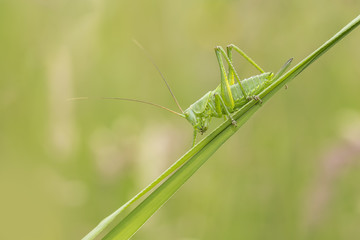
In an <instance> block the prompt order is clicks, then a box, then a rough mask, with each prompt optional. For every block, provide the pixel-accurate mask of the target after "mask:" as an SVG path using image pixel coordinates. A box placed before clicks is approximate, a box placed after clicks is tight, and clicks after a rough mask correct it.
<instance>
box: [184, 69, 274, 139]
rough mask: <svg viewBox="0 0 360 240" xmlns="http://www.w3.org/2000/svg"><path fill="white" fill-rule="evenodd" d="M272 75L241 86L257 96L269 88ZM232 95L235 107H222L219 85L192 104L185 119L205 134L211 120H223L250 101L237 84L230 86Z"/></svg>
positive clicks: (249, 81)
mask: <svg viewBox="0 0 360 240" xmlns="http://www.w3.org/2000/svg"><path fill="white" fill-rule="evenodd" d="M272 75H273V74H272V73H270V72H269V73H263V74H260V75H256V76H253V77H250V78H248V79H245V80H242V81H241V84H242V86H243V88H244V90H245V92H246V94H247V96H255V95H256V94H259V93H260V92H261V91H262V90H264V89H265V88H266V87H267V86H269V85H270V84H271V83H272V81H271V76H272ZM230 91H231V95H232V97H233V101H234V105H233V107H232V106H231V105H230V106H228V105H226V102H225V101H224V103H225V104H224V105H225V106H224V105H222V101H221V99H220V98H221V97H220V96H221V86H220V85H219V86H218V87H217V88H216V89H215V90H214V91H209V92H207V93H206V94H205V95H204V96H203V97H202V98H200V99H199V100H198V101H196V102H195V103H193V104H191V105H190V107H189V108H188V109H186V110H185V111H184V116H185V118H186V119H187V120H188V121H189V122H190V123H191V124H192V125H193V127H194V128H195V130H197V131H199V132H200V133H204V132H205V131H206V130H207V128H208V126H209V123H210V120H211V118H213V117H215V118H221V117H223V116H227V114H228V113H233V112H235V111H236V110H238V109H239V108H240V107H242V106H243V105H244V104H246V103H247V102H248V101H249V100H248V99H247V98H246V97H245V95H244V94H243V93H242V91H241V88H240V85H239V84H238V83H235V84H233V85H231V86H230Z"/></svg>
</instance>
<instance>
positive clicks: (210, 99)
mask: <svg viewBox="0 0 360 240" xmlns="http://www.w3.org/2000/svg"><path fill="white" fill-rule="evenodd" d="M232 49H235V50H236V51H237V52H239V53H240V54H241V55H242V56H243V57H244V58H245V59H246V60H248V61H249V62H250V63H251V64H252V65H254V66H255V67H256V68H257V69H258V70H259V71H260V72H261V74H259V75H256V76H252V77H250V78H247V79H244V80H240V79H239V76H238V74H237V73H236V70H235V69H234V67H233V65H232V60H231V58H232V55H231V50H232ZM215 53H216V55H217V58H218V62H219V65H220V71H221V84H220V85H219V86H218V87H217V88H216V89H215V90H213V91H209V92H207V93H206V94H205V95H204V96H203V97H202V98H200V99H199V100H197V101H196V102H195V103H193V104H192V105H190V107H189V108H187V109H186V110H185V111H183V117H185V118H186V119H187V120H188V121H189V122H190V123H191V125H192V126H193V128H194V139H193V145H194V144H195V140H196V136H197V133H198V132H200V133H201V134H203V133H204V132H206V130H207V129H208V127H209V123H210V120H211V118H213V117H215V118H221V117H224V116H225V118H227V119H230V120H231V122H232V124H233V125H236V121H235V120H234V119H233V118H232V116H231V113H233V112H235V111H236V110H238V109H240V108H241V107H242V106H244V105H245V104H246V103H247V102H248V101H250V100H251V99H255V100H258V101H259V102H260V103H261V102H262V101H261V99H260V98H259V97H258V96H257V94H259V93H260V92H261V91H262V90H264V89H265V88H266V87H268V86H269V85H270V84H271V83H273V82H274V81H275V80H276V79H278V78H279V77H281V75H282V74H283V73H284V72H285V70H286V69H287V68H288V66H289V65H290V63H291V61H292V59H290V60H288V61H287V62H286V63H285V65H284V66H283V67H282V68H281V69H280V70H279V72H278V73H277V74H275V75H274V74H273V73H272V72H264V71H263V70H262V69H261V68H260V67H259V66H258V65H257V64H256V63H255V62H254V61H253V60H252V59H251V58H250V57H248V56H247V55H246V54H245V53H244V52H243V51H242V50H240V49H239V48H238V47H236V46H234V45H230V46H228V47H227V54H226V53H225V51H224V50H223V49H222V48H221V47H216V48H215ZM221 55H222V56H223V57H224V58H225V60H226V61H227V64H228V66H229V70H228V72H227V73H226V71H225V67H224V64H223V61H222V58H221ZM235 80H236V82H235Z"/></svg>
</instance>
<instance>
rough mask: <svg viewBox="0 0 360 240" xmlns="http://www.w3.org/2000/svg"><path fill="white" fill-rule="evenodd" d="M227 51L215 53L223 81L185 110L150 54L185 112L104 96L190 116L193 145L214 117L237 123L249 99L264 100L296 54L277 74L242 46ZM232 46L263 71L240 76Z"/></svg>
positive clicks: (217, 48) (220, 48)
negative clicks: (236, 115) (261, 95)
mask: <svg viewBox="0 0 360 240" xmlns="http://www.w3.org/2000/svg"><path fill="white" fill-rule="evenodd" d="M135 44H137V45H138V46H139V47H140V48H141V49H143V50H145V49H144V48H143V47H142V46H141V45H140V43H138V42H136V41H135ZM226 50H227V52H225V50H224V49H223V48H222V47H216V48H215V53H216V57H217V60H218V63H219V66H220V75H221V82H220V85H219V86H218V87H217V88H216V89H215V90H213V91H209V92H207V93H206V94H205V95H204V96H203V97H202V98H200V99H199V100H197V101H196V102H195V103H193V104H191V105H190V107H189V108H187V109H186V110H185V111H183V110H182V108H181V107H180V104H179V103H178V101H177V99H176V97H175V95H174V94H173V92H172V91H171V89H170V86H169V84H168V83H167V81H166V79H165V77H164V76H163V74H162V73H161V71H160V70H159V68H158V66H157V65H156V64H155V61H154V60H153V59H152V58H151V55H150V54H148V53H147V52H146V51H145V52H146V53H147V54H148V57H149V59H150V61H151V62H152V64H153V65H154V66H155V68H156V69H157V70H158V72H159V73H160V76H161V77H162V79H163V80H164V82H165V84H166V86H167V88H168V90H169V91H170V93H171V95H172V97H173V99H174V101H175V103H176V105H177V106H178V107H179V109H180V111H181V113H178V112H176V111H174V110H171V109H169V108H166V107H164V106H161V105H159V104H155V103H151V102H148V101H143V100H138V99H132V98H119V97H110V98H103V99H116V100H122V101H132V102H138V103H144V104H149V105H152V106H155V107H159V108H162V109H164V110H167V111H169V112H171V113H174V114H176V115H178V116H181V117H183V118H185V119H187V120H188V121H189V122H190V124H191V125H192V126H193V128H194V138H193V146H194V145H195V141H196V136H197V133H198V132H200V133H201V134H203V133H204V132H206V130H207V129H208V127H209V124H210V120H211V118H213V117H215V118H221V117H225V118H226V119H229V120H231V123H232V124H233V125H236V121H235V120H234V119H233V118H232V116H231V113H233V112H235V111H236V110H238V109H240V108H241V107H242V106H244V105H245V104H246V103H247V102H249V101H250V100H252V99H255V100H257V101H259V102H260V103H262V101H261V99H260V98H259V97H258V96H257V94H259V93H260V92H261V91H262V90H264V89H265V88H266V87H267V86H269V85H270V84H272V83H273V82H274V81H275V80H276V79H278V78H279V77H281V76H282V74H283V73H284V72H285V70H286V69H287V68H288V67H289V65H290V63H291V61H292V58H291V59H289V60H288V61H287V62H286V63H285V64H284V66H283V67H282V68H281V69H280V70H279V71H278V73H276V74H275V75H274V74H273V73H272V72H265V71H264V70H263V69H262V68H261V67H259V66H258V65H257V64H256V63H255V62H254V61H253V60H252V59H251V58H250V57H249V56H247V55H246V54H245V53H244V52H243V51H242V50H241V49H240V48H238V47H236V46H235V45H233V44H231V45H229V46H227V48H226ZM232 50H235V51H237V52H238V53H239V54H240V55H241V56H243V57H244V58H245V59H246V60H247V61H248V62H249V63H250V64H252V65H253V66H254V67H255V68H256V69H258V70H259V71H260V74H259V75H255V76H252V77H250V78H247V79H244V80H240V78H239V76H238V74H237V72H236V70H235V68H234V66H233V64H232ZM223 58H224V59H225V60H226V63H227V65H228V71H226V70H225V66H224V63H223ZM79 99H87V98H86V97H85V98H84V97H81V98H73V99H72V100H79Z"/></svg>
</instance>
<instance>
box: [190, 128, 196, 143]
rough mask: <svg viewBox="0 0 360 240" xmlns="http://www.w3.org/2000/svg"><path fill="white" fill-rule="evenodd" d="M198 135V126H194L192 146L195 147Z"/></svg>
mask: <svg viewBox="0 0 360 240" xmlns="http://www.w3.org/2000/svg"><path fill="white" fill-rule="evenodd" d="M196 136H197V130H196V128H194V137H193V143H192V146H191V147H194V146H195V143H196Z"/></svg>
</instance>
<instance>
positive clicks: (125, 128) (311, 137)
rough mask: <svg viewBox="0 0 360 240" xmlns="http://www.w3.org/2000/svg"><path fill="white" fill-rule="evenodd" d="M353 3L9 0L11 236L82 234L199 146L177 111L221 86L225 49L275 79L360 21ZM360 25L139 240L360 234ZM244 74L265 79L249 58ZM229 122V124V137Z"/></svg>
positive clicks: (2, 123)
mask: <svg viewBox="0 0 360 240" xmlns="http://www.w3.org/2000/svg"><path fill="white" fill-rule="evenodd" d="M359 9H360V2H359V1H356V0H345V1H344V0H343V1H330V2H329V1H324V0H321V1H310V0H304V1H284V0H283V1H281V0H274V1H250V0H246V1H245V0H244V1H236V0H228V1H224V0H222V1H220V0H214V1H204V0H202V1H201V0H199V1H198V0H186V1H165V0H156V1H145V0H133V1H129V0H127V1H115V0H103V1H100V0H92V1H90V0H88V1H85V0H81V1H69V0H62V1H60V0H53V1H45V0H27V1H21V0H19V1H10V0H8V1H6V0H3V1H0V43H1V44H0V74H1V76H0V79H1V80H0V116H1V117H0V158H1V159H0V161H1V162H0V163H1V166H0V189H1V198H0V199H1V204H0V220H1V221H0V224H1V230H0V239H79V238H81V237H83V236H84V235H85V234H86V233H88V232H89V231H90V230H91V229H92V228H93V227H95V226H96V224H97V223H98V222H99V221H100V220H101V219H103V218H104V217H105V216H107V215H109V214H110V213H111V212H113V211H114V210H115V209H117V208H118V207H119V206H120V205H121V204H123V203H124V202H125V201H127V200H128V199H130V198H131V197H132V196H133V195H135V194H136V193H137V192H138V191H140V190H141V189H142V188H143V187H145V186H146V185H147V184H148V183H150V182H151V181H152V180H153V179H154V178H156V177H157V176H158V175H159V174H160V173H161V172H162V171H163V170H165V169H166V168H167V167H168V166H170V165H171V164H172V163H173V162H174V161H175V160H176V159H178V158H179V157H180V156H181V155H182V154H183V153H184V152H185V151H187V150H188V149H189V148H190V145H191V141H192V127H191V126H190V125H189V124H188V123H187V122H186V121H185V120H184V119H181V118H178V117H176V116H175V115H172V114H170V113H167V112H165V111H162V110H159V109H156V108H153V107H150V106H146V105H140V104H135V103H129V102H120V101H110V100H109V101H102V100H88V101H66V99H68V98H71V97H78V96H93V97H101V96H106V97H115V96H117V97H131V98H138V99H144V100H148V101H152V102H155V103H159V104H163V105H165V106H167V107H170V108H173V109H176V105H175V104H174V103H173V101H172V99H171V97H170V94H169V93H168V91H167V89H166V87H165V85H164V83H163V82H162V80H161V78H160V76H159V74H158V73H157V72H156V70H155V69H154V67H153V66H152V64H151V63H150V62H149V61H148V60H147V59H146V57H145V54H144V52H142V51H141V50H140V49H139V48H138V47H137V46H136V45H135V44H134V43H133V42H132V39H136V40H138V41H139V42H140V43H142V44H143V45H144V47H145V48H146V49H147V50H148V51H149V52H150V53H151V55H152V56H153V58H154V59H155V61H156V63H157V64H158V65H159V67H160V69H161V70H162V72H163V73H164V75H165V76H166V78H167V79H168V81H169V84H170V85H171V87H172V89H173V91H174V93H175V94H176V96H177V97H178V99H179V101H180V104H181V105H182V106H183V108H186V107H187V106H189V105H190V104H191V103H193V102H194V101H196V100H197V99H199V98H200V97H201V96H202V95H203V94H204V93H205V92H207V91H208V90H211V89H214V88H215V87H216V86H217V85H218V84H219V81H220V80H219V79H220V73H219V69H218V64H217V61H216V58H215V54H214V51H213V47H214V46H216V45H222V46H226V45H227V44H229V43H234V44H236V45H238V46H239V47H240V48H242V49H243V50H245V51H246V52H247V53H248V54H249V55H250V56H251V57H252V58H253V59H254V60H256V62H257V63H258V64H259V65H261V66H262V67H263V68H264V69H265V70H267V71H277V70H278V69H279V68H280V67H281V66H282V65H283V64H284V63H285V61H286V60H288V59H289V58H290V57H294V58H295V59H294V62H295V63H297V62H298V61H300V60H301V59H302V58H303V57H305V56H306V55H307V54H309V53H310V52H312V51H313V50H315V49H316V48H317V47H319V46H320V44H322V43H323V42H324V41H326V40H327V39H328V38H330V37H331V36H332V35H333V34H334V33H336V32H337V31H338V30H340V28H342V27H343V26H345V25H346V24H347V23H348V22H349V21H350V20H352V19H353V18H355V17H356V16H357V15H358V14H359ZM359 40H360V29H356V30H355V31H354V32H353V33H351V34H350V35H349V36H348V37H346V38H345V39H344V40H343V41H342V42H340V44H338V45H336V46H335V47H334V48H333V49H331V51H330V52H328V53H327V54H325V55H324V56H323V57H321V58H320V59H319V61H317V62H315V64H313V65H312V66H311V67H310V68H309V69H307V70H306V71H305V72H303V73H302V74H301V75H299V76H298V77H297V78H296V79H295V80H294V81H292V82H291V83H290V84H289V89H288V90H286V91H285V90H283V91H280V92H279V94H277V95H276V96H275V97H274V98H273V99H272V100H271V101H270V102H269V103H268V104H266V105H265V106H264V108H263V109H262V110H261V111H259V112H258V113H256V114H255V116H254V117H253V118H252V119H250V121H249V122H248V123H247V124H245V125H244V126H243V128H242V129H241V130H240V131H239V132H238V133H237V134H236V135H235V136H234V137H232V138H231V139H230V140H229V141H228V142H227V143H226V144H225V145H224V146H223V147H222V148H221V149H220V150H219V151H218V152H217V153H216V154H215V155H214V156H213V157H212V158H211V159H210V160H209V161H208V162H207V163H206V164H205V165H204V166H203V167H202V168H201V169H200V170H199V171H198V172H197V173H196V174H195V175H194V176H193V177H192V179H190V181H189V182H188V183H187V184H185V185H184V186H183V187H182V189H181V190H180V191H179V192H177V194H176V195H175V196H174V197H173V198H172V199H171V200H170V201H169V202H168V203H167V204H166V205H165V206H164V207H163V208H162V209H161V210H160V211H158V212H157V213H156V214H155V216H154V217H153V218H151V219H150V221H148V222H147V223H146V224H145V225H144V227H143V228H142V229H141V230H140V231H139V232H138V233H137V234H136V235H135V236H134V238H133V239H188V240H190V239H247V240H252V239H326V240H329V239H356V238H357V237H358V236H360V227H359V224H360V187H359V185H360V174H359V172H360V166H359V160H360V101H359V99H360V98H359V96H360V92H359V90H360V68H359V62H360V47H359ZM235 65H236V68H237V69H238V72H239V73H240V76H241V77H242V78H245V77H249V76H251V75H254V74H257V72H256V71H255V70H254V69H253V67H252V66H250V65H249V64H248V63H246V62H245V61H244V60H243V59H241V58H240V57H235ZM218 123H219V121H214V122H213V125H212V126H213V128H214V127H215V126H216V125H217V124H218Z"/></svg>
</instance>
